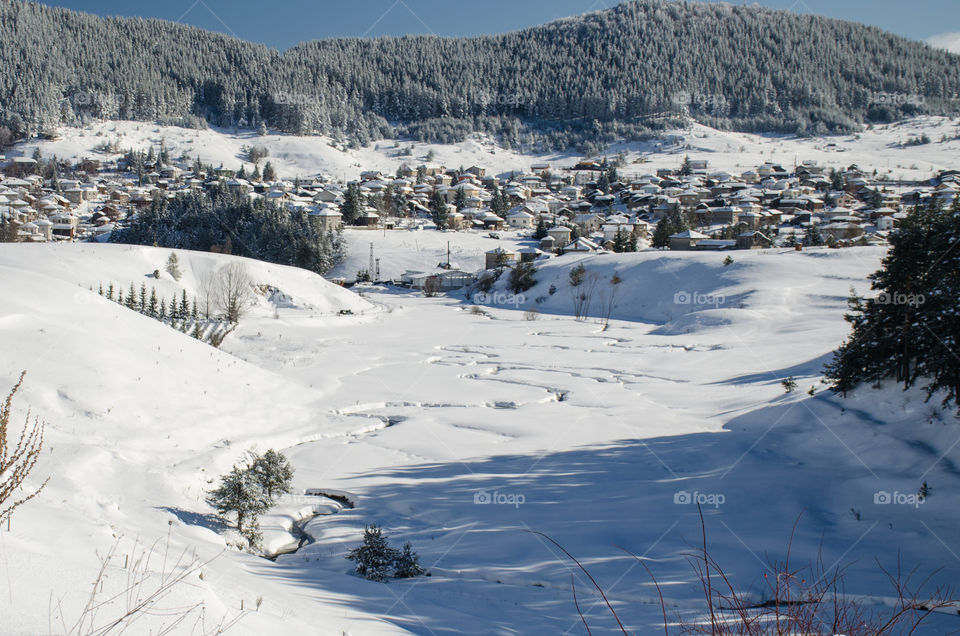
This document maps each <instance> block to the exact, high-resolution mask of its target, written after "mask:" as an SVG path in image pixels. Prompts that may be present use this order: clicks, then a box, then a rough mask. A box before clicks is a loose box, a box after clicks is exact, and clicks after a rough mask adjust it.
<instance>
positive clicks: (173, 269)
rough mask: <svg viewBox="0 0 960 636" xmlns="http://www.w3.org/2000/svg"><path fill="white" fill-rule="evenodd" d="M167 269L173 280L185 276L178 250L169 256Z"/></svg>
mask: <svg viewBox="0 0 960 636" xmlns="http://www.w3.org/2000/svg"><path fill="white" fill-rule="evenodd" d="M166 269H167V273H168V274H170V277H171V278H173V280H176V281H179V280H180V277H181V276H183V273H182V272H181V271H180V259H178V258H177V254H176V252H170V256H168V257H167V267H166Z"/></svg>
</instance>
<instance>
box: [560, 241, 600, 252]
mask: <svg viewBox="0 0 960 636" xmlns="http://www.w3.org/2000/svg"><path fill="white" fill-rule="evenodd" d="M599 249H600V246H599V245H597V244H596V243H594V242H593V241H591V240H590V239H585V238H582V237H581V238H578V239H577V240H576V241H574V242H573V243H570V244H569V245H566V246H564V248H563V252H564V253H567V252H596V251H597V250H599Z"/></svg>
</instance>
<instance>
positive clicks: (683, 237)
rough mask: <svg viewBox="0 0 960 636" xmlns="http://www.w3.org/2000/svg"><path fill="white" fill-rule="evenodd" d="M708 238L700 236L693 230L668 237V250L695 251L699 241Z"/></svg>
mask: <svg viewBox="0 0 960 636" xmlns="http://www.w3.org/2000/svg"><path fill="white" fill-rule="evenodd" d="M709 238H710V237H709V236H707V235H706V234H701V233H700V232H697V231H695V230H687V231H685V232H679V233H677V234H671V235H670V249H672V250H693V249H696V247H697V244H698V243H700V241H703V240H707V239H709Z"/></svg>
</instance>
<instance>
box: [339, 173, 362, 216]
mask: <svg viewBox="0 0 960 636" xmlns="http://www.w3.org/2000/svg"><path fill="white" fill-rule="evenodd" d="M362 213H363V201H362V199H361V195H360V186H359V185H358V184H356V183H349V184H347V191H346V193H345V194H344V196H343V203H341V204H340V214H341V215H343V216H342V219H343V223H344V224H345V225H352V224H353V223H355V222H356V221H357V219H359V218H360V215H361V214H362Z"/></svg>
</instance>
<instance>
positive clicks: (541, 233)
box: [533, 216, 547, 241]
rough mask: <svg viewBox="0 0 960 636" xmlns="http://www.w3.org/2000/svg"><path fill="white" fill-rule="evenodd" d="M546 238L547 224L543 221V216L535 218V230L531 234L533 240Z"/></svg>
mask: <svg viewBox="0 0 960 636" xmlns="http://www.w3.org/2000/svg"><path fill="white" fill-rule="evenodd" d="M546 236H547V222H546V221H544V220H543V216H539V217H537V229H536V230H534V232H533V238H535V239H537V240H538V241H539V240H540V239H543V238H545V237H546Z"/></svg>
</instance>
